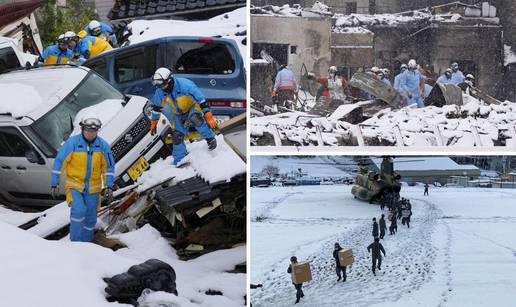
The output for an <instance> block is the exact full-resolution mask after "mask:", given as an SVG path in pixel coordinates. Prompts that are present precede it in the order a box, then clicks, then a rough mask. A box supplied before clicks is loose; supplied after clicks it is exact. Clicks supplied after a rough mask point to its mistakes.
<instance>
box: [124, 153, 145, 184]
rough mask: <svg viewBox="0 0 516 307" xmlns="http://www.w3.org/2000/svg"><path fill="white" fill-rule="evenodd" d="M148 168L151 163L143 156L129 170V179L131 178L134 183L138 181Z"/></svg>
mask: <svg viewBox="0 0 516 307" xmlns="http://www.w3.org/2000/svg"><path fill="white" fill-rule="evenodd" d="M148 168H149V162H147V160H145V157H143V156H142V157H140V159H138V161H136V162H135V163H134V164H133V165H132V166H131V167H130V168H129V169H128V170H127V174H129V177H131V179H132V180H133V181H136V179H137V178H138V177H140V175H141V174H142V173H143V172H144V171H145V170H146V169H148Z"/></svg>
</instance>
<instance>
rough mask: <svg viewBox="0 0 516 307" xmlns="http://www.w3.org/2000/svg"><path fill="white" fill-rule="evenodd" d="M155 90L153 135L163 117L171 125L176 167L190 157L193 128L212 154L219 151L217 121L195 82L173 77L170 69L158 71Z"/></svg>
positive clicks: (151, 127)
mask: <svg viewBox="0 0 516 307" xmlns="http://www.w3.org/2000/svg"><path fill="white" fill-rule="evenodd" d="M152 84H153V85H154V86H155V87H156V91H155V92H154V97H153V98H152V122H151V126H150V133H151V135H154V134H156V127H157V125H158V120H159V116H160V114H161V112H162V110H163V109H165V108H166V109H165V110H164V112H163V114H164V115H165V116H166V117H167V118H168V120H169V121H170V124H171V125H172V129H173V132H172V143H173V146H172V157H173V158H174V164H175V165H177V164H178V163H179V162H180V161H181V160H183V158H184V157H185V156H186V155H187V152H186V145H185V141H184V139H185V136H186V135H188V130H189V127H190V126H191V125H193V127H195V129H196V130H197V132H199V133H200V134H201V135H202V137H203V138H204V139H205V140H206V142H207V143H208V148H209V150H213V149H215V148H216V147H217V140H216V139H215V133H213V130H212V129H213V128H215V127H217V121H216V120H215V118H214V117H213V115H212V114H211V111H210V107H209V106H208V102H207V101H206V99H205V97H204V95H203V93H201V91H200V90H199V88H198V87H197V86H196V85H195V83H193V82H192V81H190V80H188V79H185V78H178V77H174V75H173V74H172V72H171V71H170V70H169V69H168V68H164V67H162V68H158V70H156V72H155V73H154V76H152Z"/></svg>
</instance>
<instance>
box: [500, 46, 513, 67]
mask: <svg viewBox="0 0 516 307" xmlns="http://www.w3.org/2000/svg"><path fill="white" fill-rule="evenodd" d="M503 55H504V66H507V65H509V64H513V63H516V53H515V52H514V51H513V50H512V47H511V46H509V45H503Z"/></svg>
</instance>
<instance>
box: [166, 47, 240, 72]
mask: <svg viewBox="0 0 516 307" xmlns="http://www.w3.org/2000/svg"><path fill="white" fill-rule="evenodd" d="M167 57H168V64H169V66H170V67H174V70H175V72H177V73H180V74H200V75H208V74H220V75H229V74H232V73H233V72H235V59H234V57H233V55H232V53H231V51H230V50H229V48H228V46H226V45H225V44H223V43H216V42H212V43H203V42H173V43H169V44H168V45H167Z"/></svg>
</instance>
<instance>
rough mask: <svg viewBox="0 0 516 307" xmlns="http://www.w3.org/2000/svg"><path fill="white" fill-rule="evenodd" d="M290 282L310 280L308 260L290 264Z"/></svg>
mask: <svg viewBox="0 0 516 307" xmlns="http://www.w3.org/2000/svg"><path fill="white" fill-rule="evenodd" d="M291 267H292V273H291V274H292V282H293V283H295V284H300V283H303V282H307V281H310V280H312V272H311V271H310V263H309V262H308V261H304V262H298V263H296V264H291Z"/></svg>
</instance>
